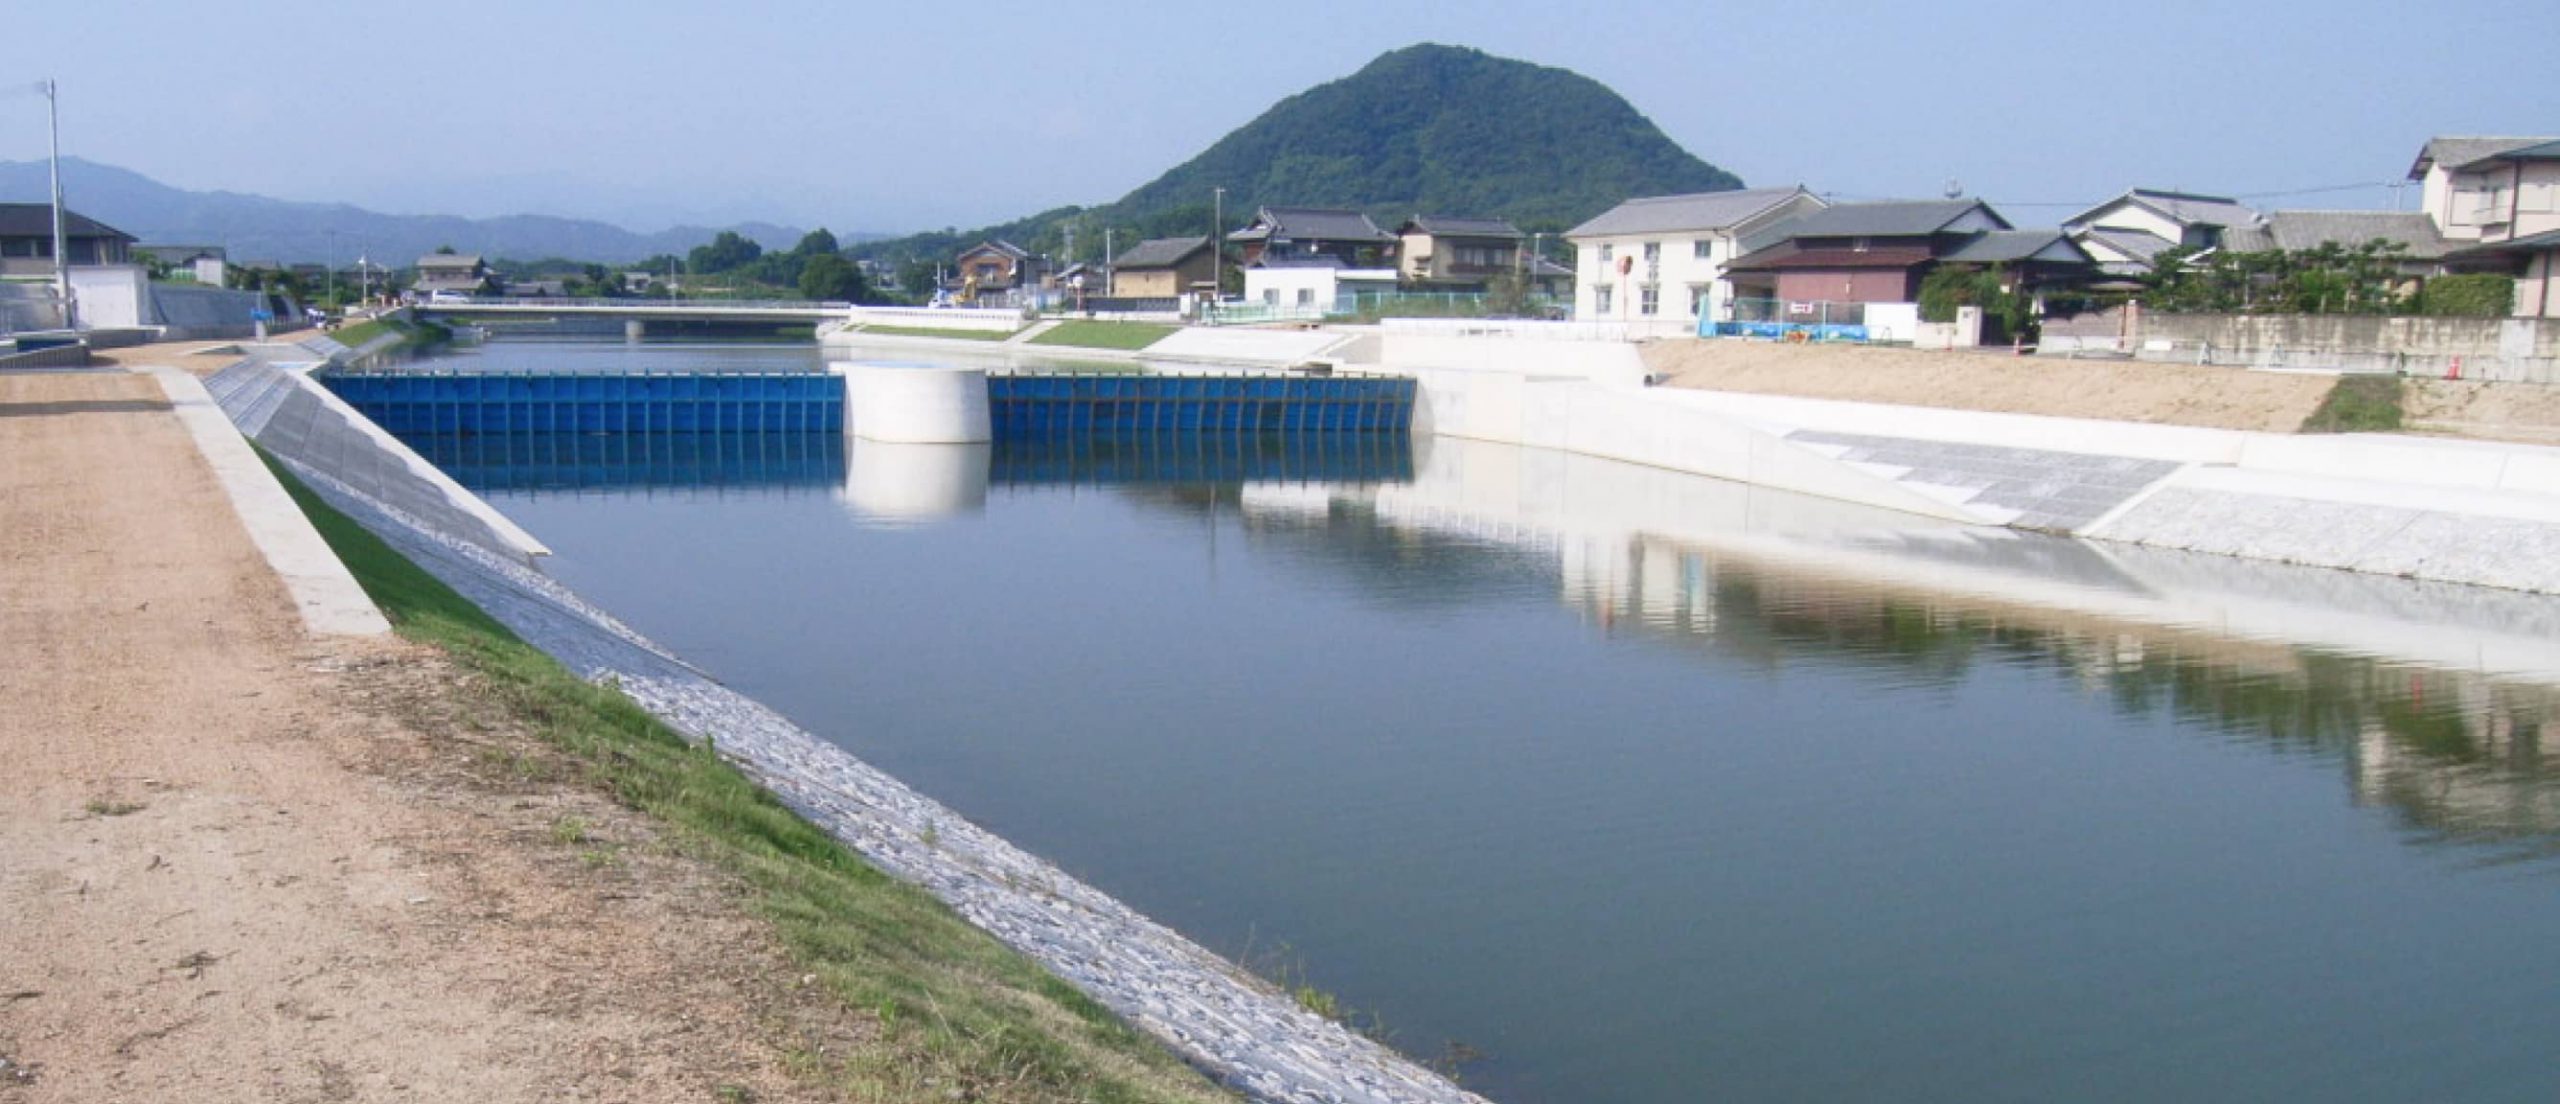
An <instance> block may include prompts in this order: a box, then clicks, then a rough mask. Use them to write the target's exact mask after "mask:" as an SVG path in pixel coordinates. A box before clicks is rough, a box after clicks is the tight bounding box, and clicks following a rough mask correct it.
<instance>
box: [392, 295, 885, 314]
mask: <svg viewBox="0 0 2560 1104" xmlns="http://www.w3.org/2000/svg"><path fill="white" fill-rule="evenodd" d="M417 306H419V307H420V308H422V309H425V310H458V309H466V308H467V309H479V308H485V307H502V308H503V307H516V308H522V309H525V310H564V309H567V310H575V309H585V310H617V311H621V310H678V311H724V310H729V311H742V312H743V311H849V310H852V309H853V304H852V303H839V302H833V301H810V300H804V299H674V300H669V299H523V298H518V299H510V298H505V297H500V296H474V297H472V298H470V299H466V300H463V301H461V302H455V301H453V300H450V299H447V300H445V301H443V302H440V303H439V302H420V303H418V304H417Z"/></svg>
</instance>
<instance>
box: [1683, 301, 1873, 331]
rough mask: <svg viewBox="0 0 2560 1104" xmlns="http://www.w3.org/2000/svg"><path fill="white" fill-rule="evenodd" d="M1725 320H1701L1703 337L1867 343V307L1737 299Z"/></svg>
mask: <svg viewBox="0 0 2560 1104" xmlns="http://www.w3.org/2000/svg"><path fill="white" fill-rule="evenodd" d="M1722 315H1723V316H1722V317H1719V318H1701V319H1699V320H1698V336H1700V337H1763V338H1771V339H1775V340H1780V341H1865V340H1867V339H1868V338H1869V336H1870V334H1869V332H1868V329H1867V304H1865V303H1835V302H1830V301H1827V300H1821V299H1734V300H1729V301H1727V302H1726V303H1725V306H1724V310H1723V312H1722Z"/></svg>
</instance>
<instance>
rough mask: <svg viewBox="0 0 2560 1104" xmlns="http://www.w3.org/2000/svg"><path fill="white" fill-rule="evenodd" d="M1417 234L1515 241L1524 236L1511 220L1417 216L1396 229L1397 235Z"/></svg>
mask: <svg viewBox="0 0 2560 1104" xmlns="http://www.w3.org/2000/svg"><path fill="white" fill-rule="evenodd" d="M1415 232H1420V233H1424V234H1430V235H1433V236H1435V237H1454V238H1510V239H1512V240H1515V241H1516V240H1518V239H1519V238H1520V237H1521V236H1522V235H1521V233H1520V228H1519V227H1517V226H1513V225H1511V220H1509V219H1488V218H1448V217H1445V216H1441V215H1415V216H1413V217H1412V218H1409V219H1406V220H1404V225H1402V226H1399V227H1397V228H1396V233H1399V234H1410V233H1415Z"/></svg>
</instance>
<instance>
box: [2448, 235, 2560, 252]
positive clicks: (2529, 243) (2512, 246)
mask: <svg viewBox="0 0 2560 1104" xmlns="http://www.w3.org/2000/svg"><path fill="white" fill-rule="evenodd" d="M2546 249H2560V230H2545V231H2543V232H2541V233H2539V234H2527V235H2525V236H2523V237H2521V238H2508V239H2507V240H2505V241H2502V242H2489V243H2487V244H2485V245H2474V246H2470V247H2467V248H2463V249H2458V250H2455V251H2453V252H2452V253H2449V254H2447V256H2450V257H2482V256H2487V255H2489V254H2492V253H2539V252H2542V251H2543V250H2546Z"/></svg>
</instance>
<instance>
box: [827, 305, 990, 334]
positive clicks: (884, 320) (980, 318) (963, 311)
mask: <svg viewBox="0 0 2560 1104" xmlns="http://www.w3.org/2000/svg"><path fill="white" fill-rule="evenodd" d="M852 319H853V321H854V323H855V324H857V325H875V326H920V327H927V328H931V329H937V330H1018V329H1021V328H1022V312H1021V311H1017V310H987V309H969V308H957V307H953V308H934V307H855V308H853V313H852Z"/></svg>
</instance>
